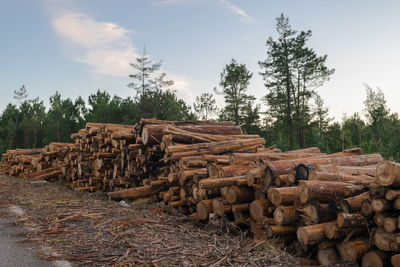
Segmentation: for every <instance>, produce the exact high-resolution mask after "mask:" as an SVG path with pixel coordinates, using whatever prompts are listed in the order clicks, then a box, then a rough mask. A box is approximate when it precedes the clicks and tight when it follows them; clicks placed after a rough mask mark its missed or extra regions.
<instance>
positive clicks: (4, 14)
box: [0, 0, 400, 120]
mask: <svg viewBox="0 0 400 267" xmlns="http://www.w3.org/2000/svg"><path fill="white" fill-rule="evenodd" d="M281 13H284V14H285V15H286V16H288V17H289V19H290V24H291V25H292V27H293V28H294V29H295V30H312V37H311V39H310V40H309V42H308V45H309V46H310V47H312V48H313V49H314V50H315V51H316V52H317V54H318V55H325V54H326V55H328V59H327V66H328V67H330V68H335V70H336V71H335V74H334V75H333V76H332V77H331V79H330V81H328V82H326V83H325V84H324V85H323V86H322V87H320V88H318V89H317V91H318V92H319V94H320V95H321V96H322V98H323V99H324V101H325V104H326V106H328V107H329V110H330V115H331V116H332V117H335V119H336V120H341V118H342V117H343V115H344V114H347V115H348V116H350V115H352V114H353V113H354V112H361V111H362V109H363V101H364V100H365V97H366V93H365V86H364V84H368V85H369V86H371V87H373V88H377V87H379V88H380V89H381V90H382V91H383V92H384V94H385V96H386V99H387V104H388V107H389V108H390V109H391V111H393V112H399V113H400V101H399V100H400V79H399V76H400V64H399V62H400V49H399V48H400V46H399V45H400V16H399V13H400V1H369V0H352V1H348V0H343V1H341V0H338V1H328V0H297V1H295V0H279V1H278V0H276V1H272V0H250V1H249V0H247V1H246V0H147V1H145V0H92V1H89V0H81V1H78V0H26V1H22V0H0V36H1V37H0V92H1V95H0V110H3V109H4V108H5V106H6V105H7V104H8V103H10V102H12V103H15V100H14V99H13V91H14V90H16V89H18V88H20V87H21V86H22V85H25V87H26V89H27V91H28V98H30V99H32V98H35V97H39V98H40V99H42V100H45V103H48V99H49V97H50V96H51V95H52V94H54V93H55V91H59V92H60V93H61V95H62V97H65V98H66V97H71V98H76V97H77V96H79V95H81V96H82V97H84V99H87V97H88V96H89V95H90V94H92V93H95V92H96V91H97V90H98V89H101V90H107V91H108V92H110V93H111V94H117V95H119V96H121V97H128V96H134V95H135V92H133V89H131V88H128V87H127V84H128V83H130V82H131V80H130V78H129V77H128V75H129V74H131V73H132V72H133V71H134V70H133V68H132V67H131V66H130V65H129V63H130V62H134V61H135V58H136V57H137V56H138V55H140V54H141V53H142V52H143V48H144V47H146V49H147V51H148V53H149V55H150V56H151V58H152V59H153V60H155V61H156V60H163V64H162V71H163V72H166V73H167V77H168V78H170V79H172V80H174V81H175V85H174V89H175V90H176V91H177V94H178V96H179V97H181V98H183V99H184V100H185V101H187V103H188V104H191V103H193V101H194V99H195V97H196V96H198V95H200V94H201V93H204V92H212V90H213V88H214V87H216V86H217V87H218V83H219V80H220V73H221V71H222V70H223V68H224V66H225V65H226V64H228V63H229V62H230V60H231V59H232V58H235V59H236V60H237V61H238V62H240V63H244V64H246V66H247V67H248V69H249V70H250V71H251V72H252V73H253V78H252V79H251V81H250V86H249V89H248V93H249V94H252V95H255V96H256V97H257V98H258V99H260V98H261V97H262V96H264V95H265V94H266V93H267V89H266V88H265V87H264V84H263V80H262V77H261V76H260V75H259V72H260V67H259V65H258V62H259V61H262V60H265V59H266V57H267V54H266V50H267V48H266V46H265V43H266V40H267V38H268V37H270V36H272V37H273V38H274V37H276V36H277V34H276V30H275V22H276V21H275V19H276V17H278V16H279V15H280V14H281ZM217 102H218V103H219V104H221V105H222V104H223V98H222V97H221V96H217ZM263 108H265V107H263Z"/></svg>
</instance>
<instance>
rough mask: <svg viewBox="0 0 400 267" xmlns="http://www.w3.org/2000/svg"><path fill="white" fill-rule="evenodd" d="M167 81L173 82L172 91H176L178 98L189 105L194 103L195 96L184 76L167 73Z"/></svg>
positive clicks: (190, 84)
mask: <svg viewBox="0 0 400 267" xmlns="http://www.w3.org/2000/svg"><path fill="white" fill-rule="evenodd" d="M167 79H171V80H173V81H174V86H173V89H174V90H176V93H177V95H178V96H179V97H180V98H183V99H184V100H185V101H186V102H187V103H189V104H190V103H192V102H193V101H194V98H195V95H194V94H193V92H192V91H193V90H192V89H193V88H192V83H191V82H190V81H189V80H188V78H186V77H185V76H184V75H179V74H173V73H168V72H167Z"/></svg>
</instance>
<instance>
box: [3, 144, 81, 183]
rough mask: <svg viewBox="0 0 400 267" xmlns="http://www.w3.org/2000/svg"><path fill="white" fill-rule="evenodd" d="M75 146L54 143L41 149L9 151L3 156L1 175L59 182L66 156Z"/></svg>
mask: <svg viewBox="0 0 400 267" xmlns="http://www.w3.org/2000/svg"><path fill="white" fill-rule="evenodd" d="M74 147H75V146H74V144H70V143H59V142H52V143H50V144H49V145H47V146H46V147H44V148H40V149H15V150H7V152H6V153H5V154H3V162H2V166H3V170H2V172H1V173H3V174H7V175H14V176H22V177H26V178H31V179H46V180H57V179H59V178H60V177H61V174H62V172H61V168H62V167H63V166H65V162H64V158H65V155H66V154H67V153H68V152H69V151H70V150H73V149H74Z"/></svg>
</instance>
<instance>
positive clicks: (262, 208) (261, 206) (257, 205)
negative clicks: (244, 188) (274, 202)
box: [250, 199, 269, 222]
mask: <svg viewBox="0 0 400 267" xmlns="http://www.w3.org/2000/svg"><path fill="white" fill-rule="evenodd" d="M268 206H269V201H268V200H267V199H256V200H254V201H252V202H251V203H250V216H251V218H253V220H254V221H256V222H260V221H261V219H262V217H264V216H265V215H266V212H267V208H268Z"/></svg>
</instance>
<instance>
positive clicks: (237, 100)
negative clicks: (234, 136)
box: [214, 59, 255, 125]
mask: <svg viewBox="0 0 400 267" xmlns="http://www.w3.org/2000/svg"><path fill="white" fill-rule="evenodd" d="M252 76H253V74H252V73H250V71H249V70H248V69H247V67H246V65H245V64H239V63H238V62H237V61H236V60H235V59H232V60H231V62H230V63H229V64H227V65H226V66H225V68H224V69H223V71H222V73H221V80H220V83H219V85H220V86H221V87H222V91H218V90H217V89H214V91H215V92H216V93H217V94H219V95H223V96H224V98H225V104H226V105H225V107H224V109H223V110H222V114H221V115H222V116H221V118H224V119H226V120H232V121H234V122H235V124H236V125H241V124H242V123H243V122H244V114H243V112H244V109H243V108H246V107H247V106H248V104H249V102H250V103H251V104H252V103H253V101H254V100H255V97H254V96H251V95H248V94H246V91H247V87H248V86H249V81H250V79H251V77H252Z"/></svg>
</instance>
